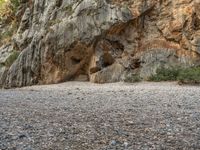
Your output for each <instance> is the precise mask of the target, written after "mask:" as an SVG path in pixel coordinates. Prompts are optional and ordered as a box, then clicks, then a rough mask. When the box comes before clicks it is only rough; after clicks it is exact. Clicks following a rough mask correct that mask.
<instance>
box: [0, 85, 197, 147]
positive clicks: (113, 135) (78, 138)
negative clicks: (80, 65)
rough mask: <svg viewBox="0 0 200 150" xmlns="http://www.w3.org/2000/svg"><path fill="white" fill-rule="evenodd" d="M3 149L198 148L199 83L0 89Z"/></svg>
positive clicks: (0, 123)
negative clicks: (184, 84) (186, 84)
mask: <svg viewBox="0 0 200 150" xmlns="http://www.w3.org/2000/svg"><path fill="white" fill-rule="evenodd" d="M4 149H5V150H7V149H8V150H10V149H11V150H15V149H16V150H43V149H44V150H46V149H47V150H137V149H138V150H149V149H152V150H153V149H158V150H160V149H163V150H165V149H166V150H170V149H180V150H182V149H185V150H190V149H194V150H196V149H200V87H197V86H178V85H176V83H168V82H166V83H145V82H144V83H137V84H127V83H114V84H103V85H97V84H92V83H86V82H85V83H84V82H83V83H81V82H68V83H63V84H55V85H45V86H33V87H26V88H21V89H11V90H0V150H4Z"/></svg>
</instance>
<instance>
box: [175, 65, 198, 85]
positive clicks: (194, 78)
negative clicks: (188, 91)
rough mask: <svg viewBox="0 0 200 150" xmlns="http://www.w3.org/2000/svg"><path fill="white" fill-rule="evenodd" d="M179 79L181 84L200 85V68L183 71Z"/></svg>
mask: <svg viewBox="0 0 200 150" xmlns="http://www.w3.org/2000/svg"><path fill="white" fill-rule="evenodd" d="M177 79H178V81H179V83H182V84H199V83H200V67H193V68H187V69H183V70H181V71H180V73H179V76H178V78H177Z"/></svg>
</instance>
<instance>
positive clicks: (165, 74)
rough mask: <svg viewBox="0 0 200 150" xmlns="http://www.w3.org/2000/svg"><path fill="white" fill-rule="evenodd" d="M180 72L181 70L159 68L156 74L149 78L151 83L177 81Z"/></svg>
mask: <svg viewBox="0 0 200 150" xmlns="http://www.w3.org/2000/svg"><path fill="white" fill-rule="evenodd" d="M180 70H181V69H180V68H159V69H157V71H156V74H155V75H152V76H151V77H150V78H149V81H155V82H159V81H177V77H178V76H179V72H180Z"/></svg>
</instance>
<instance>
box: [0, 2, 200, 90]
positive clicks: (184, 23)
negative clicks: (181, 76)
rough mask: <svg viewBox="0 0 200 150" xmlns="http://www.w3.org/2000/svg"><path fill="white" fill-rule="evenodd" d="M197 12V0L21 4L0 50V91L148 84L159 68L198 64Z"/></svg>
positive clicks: (199, 18) (199, 23)
mask: <svg viewBox="0 0 200 150" xmlns="http://www.w3.org/2000/svg"><path fill="white" fill-rule="evenodd" d="M199 6H200V5H199V2H198V1H197V0H179V1H172V0H151V1H150V0H143V1H142V0H49V1H45V0H22V1H21V6H20V8H19V10H18V13H17V15H20V14H21V17H19V18H21V19H19V20H20V24H19V27H18V29H17V33H16V34H14V35H13V37H12V40H11V42H10V43H8V44H4V45H3V46H2V47H1V48H0V54H1V55H0V85H1V86H3V87H6V88H11V87H21V86H27V85H33V84H50V83H58V82H64V81H68V80H89V81H92V82H97V83H105V82H115V81H120V80H123V78H124V76H126V75H128V74H132V73H134V74H135V73H137V74H139V75H140V76H141V77H142V78H144V79H146V78H148V77H149V76H150V75H152V74H154V73H155V72H156V70H157V68H159V67H175V66H182V67H190V66H198V65H199V62H200V61H199V58H200V57H199V54H200V11H199V10H200V9H199ZM16 51H17V52H18V53H19V55H17V57H16V59H14V61H9V62H11V63H10V64H9V65H6V61H8V58H9V57H10V56H12V58H13V53H14V52H16ZM14 58H15V57H14Z"/></svg>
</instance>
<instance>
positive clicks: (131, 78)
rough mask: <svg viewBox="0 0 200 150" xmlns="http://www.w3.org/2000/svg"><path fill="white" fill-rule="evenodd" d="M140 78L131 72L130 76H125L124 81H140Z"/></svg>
mask: <svg viewBox="0 0 200 150" xmlns="http://www.w3.org/2000/svg"><path fill="white" fill-rule="evenodd" d="M141 80H142V79H141V78H140V76H139V75H137V74H133V75H131V76H127V77H126V78H125V80H124V82H129V83H135V82H140V81H141Z"/></svg>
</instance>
